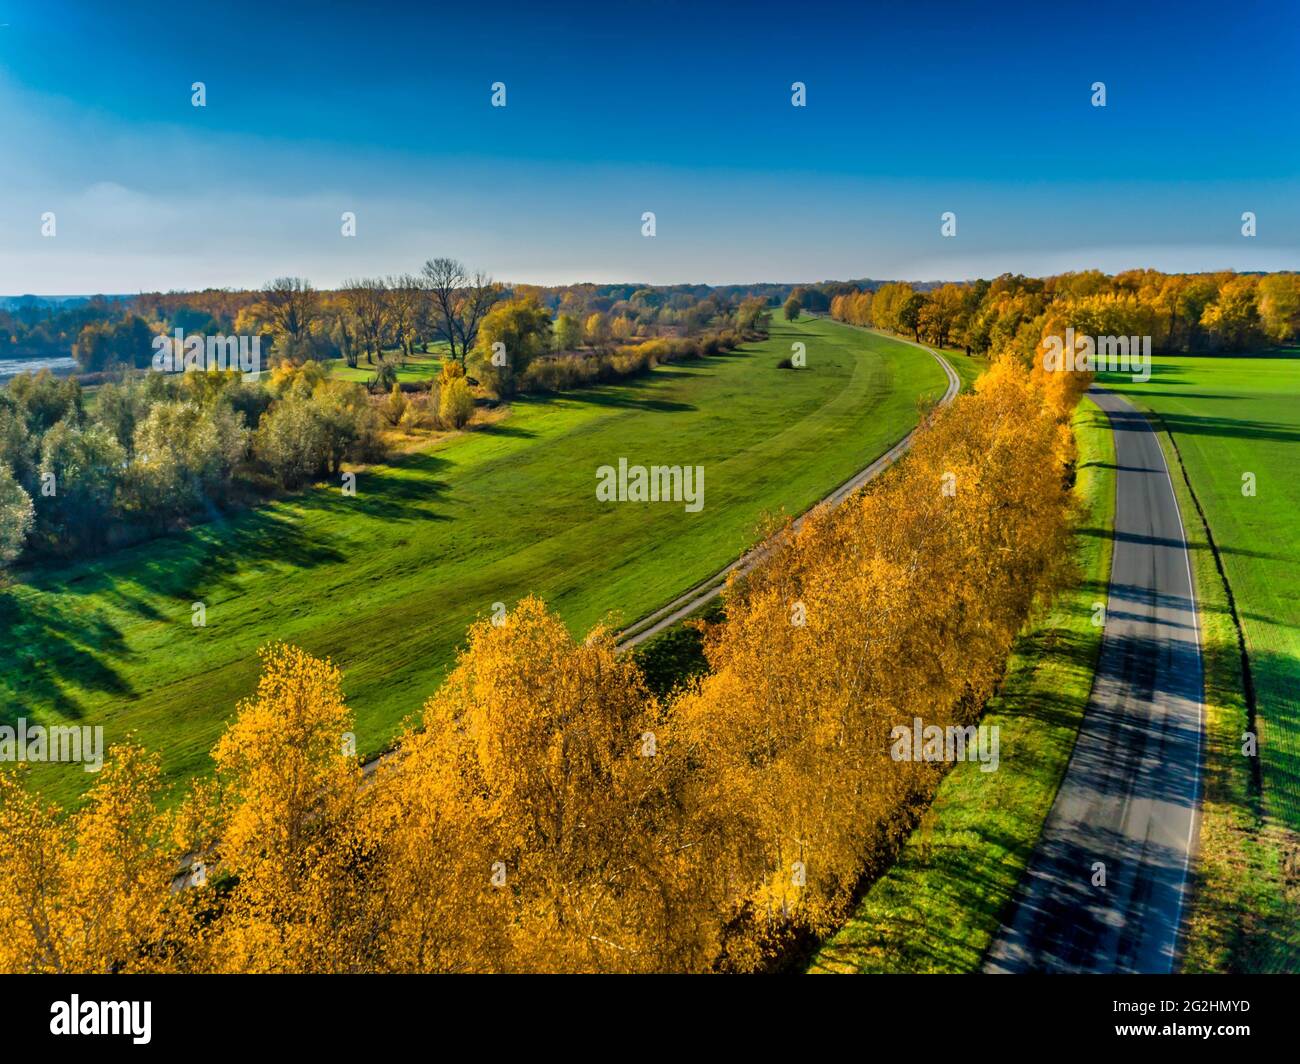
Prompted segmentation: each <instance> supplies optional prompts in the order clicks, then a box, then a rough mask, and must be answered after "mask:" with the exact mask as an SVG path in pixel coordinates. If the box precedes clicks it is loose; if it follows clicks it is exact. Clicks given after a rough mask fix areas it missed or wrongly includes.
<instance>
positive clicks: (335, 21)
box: [0, 0, 1300, 294]
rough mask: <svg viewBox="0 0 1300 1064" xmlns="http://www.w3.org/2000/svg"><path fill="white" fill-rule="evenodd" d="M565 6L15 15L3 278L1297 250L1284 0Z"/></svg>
mask: <svg viewBox="0 0 1300 1064" xmlns="http://www.w3.org/2000/svg"><path fill="white" fill-rule="evenodd" d="M548 6H550V5H543V4H540V3H534V4H529V5H516V4H513V3H509V2H497V0H493V2H485V3H480V4H458V5H432V4H420V5H418V6H415V5H411V6H410V7H407V6H404V5H386V4H380V3H373V2H372V3H366V4H355V5H353V4H326V3H310V4H308V3H303V4H298V3H294V4H283V3H272V2H262V3H257V4H247V5H245V4H242V3H225V4H220V5H217V4H204V3H194V4H189V3H181V2H171V3H166V4H153V3H131V2H129V0H126V2H122V3H114V4H104V3H100V4H96V5H93V6H92V5H90V4H85V3H69V2H62V0H39V2H25V0H24V2H16V0H0V293H6V294H16V293H21V292H44V293H67V292H95V291H112V292H131V291H136V290H140V289H155V288H162V289H168V288H192V287H199V286H205V285H218V286H234V287H239V286H247V285H256V284H258V283H260V282H262V281H264V280H266V279H267V278H269V277H272V276H275V275H279V274H301V275H305V276H308V277H310V278H311V279H312V280H313V281H314V282H316V283H317V284H319V285H322V286H328V285H333V284H337V283H338V282H340V281H341V280H343V279H344V278H346V277H350V276H355V275H363V274H372V273H394V272H401V271H406V270H414V269H416V268H418V266H419V265H420V263H421V262H423V260H424V259H425V258H428V257H430V256H432V255H442V254H446V255H453V256H456V257H458V258H461V259H463V260H465V261H466V262H467V263H469V264H471V265H472V266H475V267H482V268H484V269H487V270H488V271H490V272H491V273H493V274H494V275H495V276H497V277H499V278H502V279H507V280H517V281H534V282H544V283H547V282H549V283H559V282H569V281H580V280H595V281H608V280H627V281H647V282H652V283H668V282H675V281H705V282H713V283H723V282H741V281H757V280H769V281H795V280H820V279H823V278H828V277H839V278H845V277H864V276H870V277H877V278H891V277H899V278H909V279H936V278H966V277H974V276H979V275H985V276H987V275H993V274H996V273H998V272H1001V271H1003V270H1008V269H1010V270H1016V271H1022V272H1026V273H1048V272H1058V271H1061V270H1065V269H1079V268H1086V267H1092V266H1096V267H1100V268H1103V269H1107V270H1112V271H1113V270H1118V269H1123V268H1127V267H1130V266H1155V267H1159V268H1164V269H1171V270H1174V269H1221V268H1234V269H1241V270H1246V269H1283V268H1289V269H1294V268H1298V267H1300V137H1297V125H1296V115H1297V114H1298V113H1300V60H1298V59H1297V57H1300V9H1298V8H1297V7H1296V6H1295V5H1293V4H1292V3H1290V2H1289V0H1288V2H1285V3H1272V4H1257V3H1254V2H1249V0H1248V2H1237V3H1232V4H1222V3H1220V4H1214V5H1210V4H1203V3H1201V2H1200V0H1191V2H1189V3H1183V4H1177V5H1172V4H1160V5H1155V4H1151V5H1144V4H1139V3H1131V2H1130V3H1123V4H1107V3H1078V4H1075V3H1068V4H1052V3H1046V4H1045V3H1041V2H1040V3H1034V4H1024V5H1019V4H1001V5H998V4H988V5H984V4H965V5H957V4H945V3H890V4H877V3H852V4H847V3H846V4H843V5H822V4H817V3H797V4H792V3H788V2H782V3H778V4H770V5H765V4H754V3H749V4H744V5H741V4H736V3H731V4H726V5H722V4H709V3H706V2H703V0H697V2H689V3H652V2H647V3H636V4H624V3H621V2H606V3H602V4H598V5H597V4H569V5H564V6H565V8H566V10H565V11H563V12H556V11H547V10H544V9H545V8H546V7H548ZM1147 8H1149V10H1148V9H1147ZM195 81H203V82H205V84H206V87H207V107H205V108H201V109H200V108H195V107H192V106H191V104H190V96H191V90H190V86H191V83H192V82H195ZM496 81H501V82H504V83H505V84H506V88H507V101H508V103H507V106H506V107H505V108H493V107H491V106H490V94H491V88H490V87H491V85H492V83H493V82H496ZM794 81H802V82H805V83H806V85H807V98H808V105H807V107H806V108H802V109H797V108H794V107H792V106H791V105H790V86H791V83H792V82H794ZM1094 81H1104V82H1105V83H1106V89H1107V104H1108V105H1107V106H1106V107H1105V108H1104V109H1103V108H1095V107H1092V106H1091V104H1090V97H1091V85H1092V83H1093V82H1094ZM349 210H350V211H354V212H356V215H357V228H358V233H357V236H356V237H355V238H351V239H345V238H343V237H341V236H340V235H339V224H340V223H339V216H340V214H341V213H342V212H343V211H349ZM949 210H950V211H954V212H956V214H957V236H956V237H954V238H951V239H945V238H942V237H941V236H940V234H939V216H940V214H941V213H942V212H944V211H949ZM1246 210H1251V211H1254V212H1256V214H1257V216H1258V219H1259V221H1258V227H1259V235H1258V236H1257V237H1255V238H1254V239H1249V240H1248V239H1245V238H1243V237H1242V236H1241V235H1240V226H1241V222H1240V217H1241V213H1242V212H1243V211H1246ZM44 211H54V212H55V214H56V218H57V236H56V237H54V238H53V239H47V238H42V237H41V235H40V216H41V214H42V212H44ZM643 211H654V212H655V213H656V215H657V221H658V234H657V236H656V237H655V238H654V239H646V238H644V237H642V236H641V232H640V229H641V221H640V219H641V214H642V212H643Z"/></svg>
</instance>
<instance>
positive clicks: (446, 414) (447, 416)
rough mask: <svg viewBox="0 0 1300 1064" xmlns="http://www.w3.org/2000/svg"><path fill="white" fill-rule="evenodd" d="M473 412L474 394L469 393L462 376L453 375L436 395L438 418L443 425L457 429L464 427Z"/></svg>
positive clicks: (467, 385)
mask: <svg viewBox="0 0 1300 1064" xmlns="http://www.w3.org/2000/svg"><path fill="white" fill-rule="evenodd" d="M473 413H474V396H473V395H471V394H470V390H469V384H468V383H467V382H466V381H465V378H464V377H463V376H462V377H453V378H451V379H450V380H449V381H447V382H446V383H445V384H443V386H442V389H441V394H440V395H439V397H438V420H440V421H441V422H442V423H443V424H444V425H446V426H448V427H450V428H454V429H459V428H464V426H465V425H466V423H467V422H468V421H469V419H470V417H471V416H472V415H473Z"/></svg>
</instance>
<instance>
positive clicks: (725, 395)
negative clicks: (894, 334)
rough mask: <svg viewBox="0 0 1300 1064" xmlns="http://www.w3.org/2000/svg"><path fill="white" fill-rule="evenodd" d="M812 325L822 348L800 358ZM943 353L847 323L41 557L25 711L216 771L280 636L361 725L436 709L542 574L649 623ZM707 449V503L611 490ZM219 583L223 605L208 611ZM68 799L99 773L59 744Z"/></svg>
mask: <svg viewBox="0 0 1300 1064" xmlns="http://www.w3.org/2000/svg"><path fill="white" fill-rule="evenodd" d="M795 340H801V341H803V342H804V343H806V344H807V348H808V368H807V369H803V370H795V371H791V370H781V369H778V368H777V363H778V362H779V361H780V360H781V359H782V358H783V357H785V356H786V355H788V354H789V352H790V345H791V343H792V342H793V341H795ZM943 388H944V377H943V373H942V371H941V370H940V368H939V367H938V365H937V364H936V363H935V362H934V360H933V359H932V358H930V357H929V356H928V355H926V354H924V353H923V352H921V351H919V350H917V349H916V348H914V347H911V346H909V345H906V344H900V343H897V342H894V341H891V340H887V339H884V338H881V337H874V336H871V335H869V334H864V333H861V332H858V331H856V330H851V329H848V328H846V327H843V326H839V325H836V324H834V323H831V322H824V321H812V320H808V321H801V322H799V323H796V324H793V325H791V324H788V323H785V322H780V323H777V324H776V325H774V327H773V330H772V336H771V338H770V339H769V340H767V341H765V342H763V343H757V344H751V345H748V346H746V347H745V348H743V349H740V350H737V351H736V352H733V353H732V354H730V355H723V356H718V357H713V358H707V359H702V360H700V361H695V362H687V363H681V364H677V365H671V366H664V367H660V368H659V369H657V370H655V371H654V372H652V373H650V374H647V375H645V376H642V377H639V378H636V379H632V380H628V381H625V382H621V383H619V384H616V385H609V386H604V387H599V388H592V389H587V390H583V391H579V392H574V393H571V394H568V395H564V396H561V397H558V398H548V399H538V400H534V399H524V400H520V401H517V402H515V403H514V404H513V408H512V411H511V413H510V416H509V417H508V418H507V419H506V420H504V421H502V422H500V423H498V424H495V425H492V426H489V427H487V428H485V429H483V430H482V431H479V432H474V433H469V434H464V435H460V436H456V437H453V438H451V439H448V440H445V441H443V442H442V443H439V444H437V445H435V446H433V447H432V448H430V449H429V450H427V451H425V452H422V453H418V454H414V455H410V456H408V457H406V458H404V459H402V460H401V461H400V462H398V463H396V464H395V465H393V466H391V467H385V468H377V469H372V470H368V471H364V472H362V473H361V474H360V475H359V477H358V481H357V494H356V496H355V497H346V496H344V495H343V494H342V493H341V492H340V491H339V489H338V488H336V487H326V488H318V489H314V490H312V491H309V492H307V493H305V494H303V495H301V496H299V497H296V498H293V499H290V500H285V501H282V502H278V503H275V504H273V505H268V506H265V507H261V508H258V509H256V510H251V511H246V512H243V513H240V514H237V515H235V516H234V517H232V518H230V519H228V520H225V521H218V522H213V523H210V524H207V525H203V526H200V527H196V528H194V529H192V530H191V531H189V532H188V533H185V534H183V535H179V536H174V537H171V538H168V539H165V540H159V541H156V542H154V543H150V544H146V545H144V546H141V547H138V548H133V549H131V550H127V551H123V552H120V553H118V554H115V555H112V556H110V557H108V558H105V559H102V560H98V561H95V562H90V563H82V564H78V565H73V566H69V567H64V568H59V569H48V570H40V571H35V572H27V573H19V574H18V582H17V583H16V584H15V585H14V586H12V587H10V588H8V589H6V590H4V591H3V592H0V630H3V631H4V632H5V633H6V635H7V636H8V638H7V639H6V640H5V641H4V644H3V646H2V647H0V705H2V706H3V707H4V708H3V711H2V713H3V719H4V720H5V721H6V722H8V721H12V720H13V719H15V718H17V717H20V716H22V717H26V718H27V719H28V721H29V722H32V723H36V722H43V723H55V722H58V723H65V722H76V723H85V724H102V725H103V726H104V728H105V739H106V742H107V743H109V744H111V743H112V742H114V741H118V740H121V739H122V738H124V737H125V736H126V735H127V734H128V733H129V732H134V733H135V734H136V736H137V737H138V739H139V740H140V741H141V742H143V743H144V744H145V745H147V746H150V747H154V748H157V749H160V750H162V751H163V757H164V770H165V773H166V775H167V777H168V779H169V780H170V781H172V782H178V781H181V780H183V779H185V778H187V777H190V776H193V775H196V774H199V773H203V772H206V771H207V770H208V768H209V761H208V751H209V750H210V748H211V746H212V744H213V742H214V741H215V740H216V738H217V736H218V735H219V734H220V731H221V728H222V725H223V723H224V721H225V720H227V719H228V718H229V717H230V716H231V714H232V713H233V710H234V706H235V703H236V701H237V700H238V699H239V698H241V697H244V696H247V695H249V694H250V693H251V692H252V690H253V688H254V685H255V683H256V677H257V669H258V664H257V657H256V651H257V648H258V647H259V646H262V645H264V644H265V643H267V642H269V641H271V640H274V639H284V640H289V641H292V642H294V643H297V644H299V645H301V646H303V647H304V648H306V649H307V650H309V651H310V652H312V653H316V654H325V655H329V656H330V657H332V658H333V659H334V661H335V662H336V663H337V664H339V665H340V666H341V667H342V668H343V669H344V670H345V673H346V679H345V690H346V693H347V695H348V698H349V701H350V704H351V706H352V708H353V711H354V712H355V713H356V716H357V746H358V749H359V751H360V752H363V753H367V752H373V751H377V750H379V749H381V748H383V747H384V746H385V745H386V744H387V743H388V742H389V741H390V739H391V737H392V736H393V734H394V732H395V731H396V729H397V728H398V727H399V725H400V722H401V721H402V719H403V718H405V717H407V716H409V715H412V714H415V713H417V712H418V710H419V708H420V706H421V704H422V703H423V701H424V700H425V699H426V698H427V697H428V696H429V695H430V694H431V693H432V692H433V691H434V690H435V689H436V687H437V685H438V683H439V681H440V679H441V677H442V676H443V675H444V674H445V671H446V669H447V667H448V665H449V664H450V662H451V661H452V660H453V657H454V652H455V648H456V646H457V645H458V644H459V643H460V642H461V640H462V638H463V636H464V632H465V628H466V626H467V625H468V623H469V622H470V621H471V620H472V619H474V618H475V617H478V616H484V615H486V614H488V613H489V612H490V611H491V609H492V605H493V603H494V602H504V603H506V604H507V605H509V604H511V603H513V602H514V601H515V600H516V599H518V598H519V597H520V596H522V595H524V594H526V593H529V592H533V593H537V594H539V595H541V596H542V597H544V598H545V599H546V600H547V601H548V602H549V603H551V605H552V606H553V607H554V608H555V609H557V610H558V611H559V612H560V614H561V615H562V616H563V617H564V618H565V620H566V621H567V622H568V623H569V624H570V626H571V627H572V628H573V630H575V631H583V630H585V629H587V628H588V627H589V626H591V625H592V624H594V623H596V622H597V621H599V620H600V619H602V618H603V617H607V616H609V615H611V614H613V615H616V617H621V620H622V621H624V622H626V621H630V620H632V619H635V618H636V617H637V616H639V615H641V614H644V613H646V612H648V611H650V610H651V609H653V608H654V607H656V606H658V605H660V604H662V603H663V602H665V601H667V600H669V599H671V598H672V597H673V596H674V595H675V594H677V593H679V592H681V591H682V590H684V589H686V588H687V587H689V586H691V585H693V584H695V583H696V582H698V581H700V580H701V579H703V578H705V577H707V576H708V575H710V574H711V573H713V572H715V571H716V570H718V569H720V568H721V567H722V566H723V565H725V564H726V563H727V562H729V561H731V560H732V559H733V558H734V557H735V556H736V555H738V554H739V553H741V552H742V550H743V549H744V548H745V547H746V546H748V545H749V544H750V543H751V542H752V540H753V538H754V534H755V529H756V527H757V525H758V523H759V521H760V519H761V517H762V515H764V514H765V513H770V512H775V511H778V510H780V509H781V508H785V509H787V510H789V511H798V510H801V509H803V508H805V507H807V506H808V505H810V504H811V503H813V502H814V501H816V500H817V499H818V498H820V497H821V496H822V495H824V494H825V493H826V492H827V491H829V490H830V489H832V488H833V487H835V486H836V485H838V484H839V483H841V482H843V481H844V480H845V479H847V478H848V477H849V476H850V475H851V474H852V473H854V472H855V471H856V470H858V469H860V468H861V467H863V466H864V465H866V464H867V463H868V462H869V461H870V460H871V459H872V458H874V457H875V456H876V455H878V454H880V453H881V452H882V451H884V450H885V449H886V448H887V447H888V446H889V445H891V444H892V443H894V442H895V441H896V440H897V439H898V438H899V437H901V436H902V435H904V434H905V433H906V432H907V431H908V430H909V429H910V428H911V426H912V425H913V424H914V422H915V419H916V414H917V397H918V395H920V394H922V393H925V394H928V395H930V396H938V395H939V394H940V393H941V392H942V391H943ZM620 457H625V458H627V459H628V461H629V463H633V464H644V465H651V464H684V465H687V464H688V465H700V466H703V467H704V471H705V505H704V508H703V510H702V511H701V512H699V513H693V514H692V513H686V512H685V511H684V508H683V506H682V505H680V504H633V503H626V504H622V505H619V504H608V503H605V504H602V503H598V502H597V500H596V498H595V485H596V469H597V467H599V466H601V465H604V464H615V465H616V464H617V463H618V460H619V458H620ZM199 601H201V602H203V603H205V605H206V608H207V626H206V627H202V628H196V627H193V626H192V625H191V604H192V603H194V602H199ZM33 775H34V777H35V779H34V782H35V783H36V784H37V785H38V786H41V787H42V788H44V789H46V790H47V792H48V793H51V794H55V795H57V796H59V797H61V798H63V799H68V798H71V797H72V796H74V795H75V794H76V793H78V792H79V791H80V790H82V789H84V788H85V786H86V785H87V783H88V782H89V780H90V779H92V776H91V775H90V774H88V773H85V772H83V771H81V769H80V767H79V766H58V765H51V766H38V771H36V772H34V773H33Z"/></svg>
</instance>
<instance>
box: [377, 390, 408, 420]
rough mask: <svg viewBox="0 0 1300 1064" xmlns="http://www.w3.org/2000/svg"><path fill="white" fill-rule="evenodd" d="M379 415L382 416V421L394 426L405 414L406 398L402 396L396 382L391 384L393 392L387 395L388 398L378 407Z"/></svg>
mask: <svg viewBox="0 0 1300 1064" xmlns="http://www.w3.org/2000/svg"><path fill="white" fill-rule="evenodd" d="M380 413H381V414H383V416H384V420H385V421H387V422H388V423H389V424H390V425H393V426H396V425H397V424H398V423H399V422H400V421H401V420H402V416H403V415H404V414H405V413H406V398H405V397H404V396H403V395H402V388H401V385H399V384H398V383H397V382H396V381H394V382H393V390H392V391H391V392H389V393H388V398H387V399H385V400H384V402H383V405H382V406H381V407H380Z"/></svg>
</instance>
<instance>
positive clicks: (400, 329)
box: [388, 274, 423, 360]
mask: <svg viewBox="0 0 1300 1064" xmlns="http://www.w3.org/2000/svg"><path fill="white" fill-rule="evenodd" d="M422 295H423V293H422V292H421V291H420V281H419V279H418V278H416V277H412V276H411V275H410V274H403V275H402V276H400V277H390V278H388V315H389V328H390V329H391V331H392V334H393V339H394V341H395V342H396V343H397V346H398V347H399V348H400V349H401V351H402V358H403V360H405V359H407V358H410V357H411V347H412V344H413V342H414V340H415V333H416V329H417V328H418V326H419V319H420V302H421V296H422Z"/></svg>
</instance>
